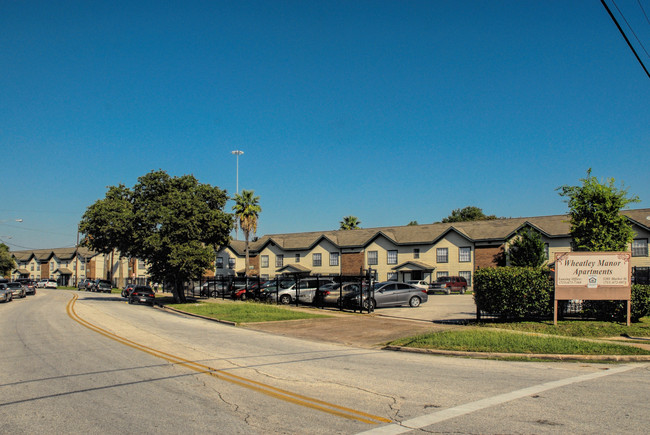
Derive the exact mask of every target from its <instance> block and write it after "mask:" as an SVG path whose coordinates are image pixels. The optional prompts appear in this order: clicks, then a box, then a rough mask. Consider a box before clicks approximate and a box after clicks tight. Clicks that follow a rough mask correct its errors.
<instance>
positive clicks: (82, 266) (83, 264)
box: [79, 262, 86, 270]
mask: <svg viewBox="0 0 650 435" xmlns="http://www.w3.org/2000/svg"><path fill="white" fill-rule="evenodd" d="M85 268H86V263H85V262H84V263H81V266H80V267H79V269H81V270H84V269H85Z"/></svg>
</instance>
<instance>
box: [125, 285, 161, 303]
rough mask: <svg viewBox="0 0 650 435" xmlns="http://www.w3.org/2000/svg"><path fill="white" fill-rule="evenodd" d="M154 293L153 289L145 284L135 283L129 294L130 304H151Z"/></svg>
mask: <svg viewBox="0 0 650 435" xmlns="http://www.w3.org/2000/svg"><path fill="white" fill-rule="evenodd" d="M155 299H156V295H155V294H154V292H153V289H152V288H151V287H149V286H146V285H137V286H135V287H134V288H133V290H132V291H131V293H130V294H129V303H130V304H147V305H151V306H153V303H154V300H155Z"/></svg>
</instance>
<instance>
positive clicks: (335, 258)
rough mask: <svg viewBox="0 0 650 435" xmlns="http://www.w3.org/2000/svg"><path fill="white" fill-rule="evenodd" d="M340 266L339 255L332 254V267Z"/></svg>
mask: <svg viewBox="0 0 650 435" xmlns="http://www.w3.org/2000/svg"><path fill="white" fill-rule="evenodd" d="M338 265H339V253H338V252H330V266H338Z"/></svg>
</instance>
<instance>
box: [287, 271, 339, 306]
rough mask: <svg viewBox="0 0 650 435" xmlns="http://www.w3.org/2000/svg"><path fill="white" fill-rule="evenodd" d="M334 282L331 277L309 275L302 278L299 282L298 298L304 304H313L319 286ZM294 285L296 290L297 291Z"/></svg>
mask: <svg viewBox="0 0 650 435" xmlns="http://www.w3.org/2000/svg"><path fill="white" fill-rule="evenodd" d="M328 284H334V281H332V279H331V278H320V277H308V278H303V279H301V280H300V283H299V284H298V287H297V288H298V291H297V294H298V300H299V301H300V302H301V303H303V304H311V303H313V302H314V298H315V297H316V292H317V291H318V289H319V288H321V287H323V286H325V285H328ZM295 288H296V287H295V286H294V291H295Z"/></svg>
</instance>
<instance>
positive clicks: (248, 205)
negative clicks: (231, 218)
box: [232, 190, 262, 275]
mask: <svg viewBox="0 0 650 435" xmlns="http://www.w3.org/2000/svg"><path fill="white" fill-rule="evenodd" d="M254 193H255V192H254V191H253V190H242V192H241V195H240V194H239V193H236V194H235V205H234V206H233V207H232V209H233V210H234V212H235V221H236V222H239V228H241V230H242V232H243V233H244V239H245V240H246V263H245V264H246V269H245V271H244V275H248V262H249V260H248V240H249V238H250V235H251V234H255V231H257V218H258V217H259V214H260V212H261V211H262V207H260V205H259V201H260V197H259V196H253V194H254Z"/></svg>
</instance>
